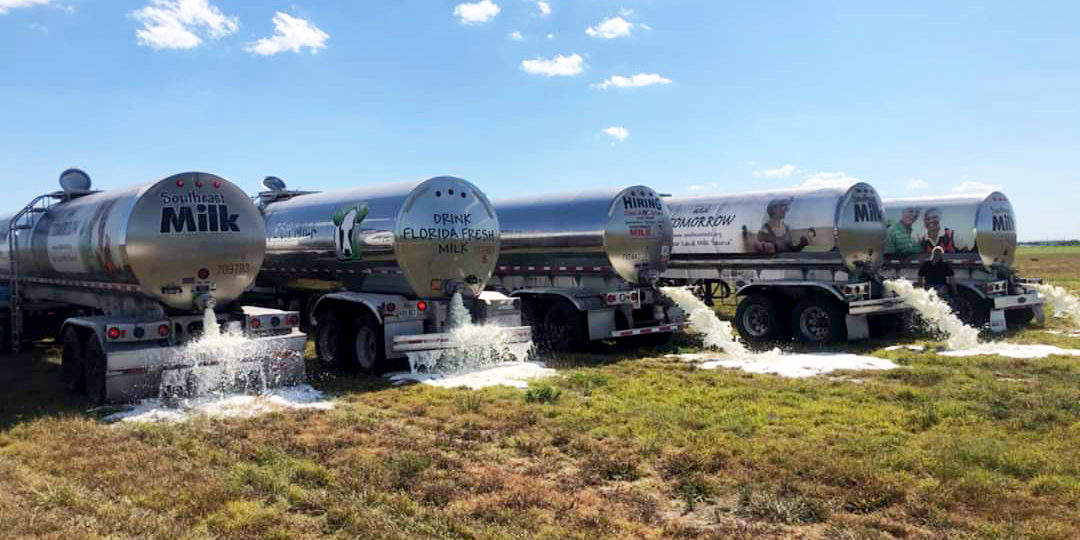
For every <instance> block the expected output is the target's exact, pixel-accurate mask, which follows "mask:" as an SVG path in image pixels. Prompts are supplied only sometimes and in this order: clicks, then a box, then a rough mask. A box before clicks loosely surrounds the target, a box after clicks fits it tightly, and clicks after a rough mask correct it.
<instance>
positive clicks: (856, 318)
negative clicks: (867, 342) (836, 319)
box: [847, 313, 870, 341]
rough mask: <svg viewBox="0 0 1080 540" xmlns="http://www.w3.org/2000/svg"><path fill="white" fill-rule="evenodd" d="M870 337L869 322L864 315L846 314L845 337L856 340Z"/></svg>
mask: <svg viewBox="0 0 1080 540" xmlns="http://www.w3.org/2000/svg"><path fill="white" fill-rule="evenodd" d="M869 337H870V322H869V319H868V318H867V316H866V315H852V314H850V313H849V314H848V315H847V339H848V341H858V340H860V339H866V338H869Z"/></svg>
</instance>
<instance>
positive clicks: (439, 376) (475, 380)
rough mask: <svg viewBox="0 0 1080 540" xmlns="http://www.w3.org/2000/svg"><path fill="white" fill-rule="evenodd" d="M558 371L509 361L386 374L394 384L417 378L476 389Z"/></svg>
mask: <svg viewBox="0 0 1080 540" xmlns="http://www.w3.org/2000/svg"><path fill="white" fill-rule="evenodd" d="M556 373H557V372H556V371H555V370H554V369H550V368H547V367H544V364H543V363H541V362H508V363H504V364H498V365H494V366H489V367H483V368H479V369H475V370H471V371H459V372H453V373H439V372H431V373H406V372H399V373H390V374H387V375H386V377H387V378H388V379H390V381H391V382H393V383H394V384H397V385H401V384H406V383H409V382H418V383H423V384H427V385H431V386H438V387H440V388H458V387H465V388H471V389H473V390H476V389H478V388H486V387H488V386H511V387H514V388H526V387H528V386H529V381H531V380H534V379H542V378H545V377H551V376H552V375H555V374H556Z"/></svg>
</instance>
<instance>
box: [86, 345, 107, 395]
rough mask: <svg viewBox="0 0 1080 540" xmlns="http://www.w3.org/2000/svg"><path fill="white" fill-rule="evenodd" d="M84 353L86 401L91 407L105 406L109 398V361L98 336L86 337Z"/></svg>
mask: <svg viewBox="0 0 1080 540" xmlns="http://www.w3.org/2000/svg"><path fill="white" fill-rule="evenodd" d="M83 351H84V355H83V367H84V369H83V379H84V382H85V385H86V399H87V400H88V401H89V402H90V404H91V405H94V406H97V405H103V404H104V403H105V398H106V397H107V393H106V390H105V383H106V377H105V370H106V362H107V359H106V357H105V351H104V350H102V348H101V342H100V341H99V340H98V337H97V335H96V334H93V333H91V334H90V335H89V336H87V337H86V345H85V346H84V347H83Z"/></svg>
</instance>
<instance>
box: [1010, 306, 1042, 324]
mask: <svg viewBox="0 0 1080 540" xmlns="http://www.w3.org/2000/svg"><path fill="white" fill-rule="evenodd" d="M1035 309H1042V306H1039V307H1038V308H1029V309H1010V310H1009V311H1006V312H1005V322H1006V323H1007V324H1008V325H1009V326H1010V327H1012V328H1022V327H1024V326H1027V325H1028V324H1030V323H1031V321H1032V320H1033V319H1034V318H1035Z"/></svg>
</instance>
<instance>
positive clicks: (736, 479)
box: [0, 253, 1080, 539]
mask: <svg viewBox="0 0 1080 540" xmlns="http://www.w3.org/2000/svg"><path fill="white" fill-rule="evenodd" d="M1025 255H1026V254H1025ZM1031 258H1032V257H1027V258H1025V259H1024V260H1023V261H1021V264H1023V265H1024V266H1025V268H1024V273H1025V274H1028V275H1032V276H1042V277H1047V278H1050V279H1051V281H1053V282H1055V283H1058V284H1064V285H1065V286H1067V287H1069V288H1071V289H1072V290H1073V291H1077V292H1080V286H1078V285H1080V281H1077V275H1076V272H1075V271H1071V272H1070V271H1069V270H1068V269H1067V268H1068V267H1069V266H1071V265H1075V263H1076V262H1077V261H1078V260H1080V253H1078V254H1077V255H1060V254H1052V255H1039V256H1037V257H1035V258H1039V259H1040V260H1038V261H1032V260H1030V259H1031ZM720 311H723V308H721V310H720ZM1049 326H1050V328H1058V329H1066V328H1069V323H1067V322H1065V321H1060V320H1051V321H1050V323H1049ZM1005 339H1008V340H1009V341H1011V342H1020V343H1051V344H1056V345H1059V346H1062V347H1070V348H1080V338H1075V337H1070V336H1067V335H1052V334H1049V333H1047V332H1045V331H1043V329H1041V328H1038V327H1032V328H1031V329H1027V330H1024V331H1020V332H1015V333H1013V334H1011V335H1009V336H1007V337H1006V338H1005ZM904 341H906V342H912V343H923V344H927V345H929V346H930V349H928V350H927V351H926V352H912V351H907V350H903V351H888V352H886V351H884V350H882V345H885V344H886V343H885V342H874V343H859V344H853V345H849V346H845V347H844V349H845V350H849V351H854V352H861V353H869V354H874V355H876V356H880V357H885V358H890V359H892V360H894V361H895V362H897V363H899V364H901V365H902V366H904V368H903V369H899V370H894V371H888V372H861V373H846V374H837V376H834V377H817V378H811V379H802V380H790V379H781V378H778V377H774V376H764V375H750V374H747V373H743V372H739V371H729V370H715V371H708V370H700V369H696V368H695V367H694V366H692V365H689V364H685V363H682V362H679V361H677V360H672V359H667V358H665V357H664V356H663V354H662V353H664V352H679V351H693V350H696V345H695V343H694V341H693V340H692V339H687V338H681V339H679V340H677V341H676V342H675V343H674V344H672V345H670V346H668V347H667V348H664V349H658V350H618V349H615V350H611V351H606V352H600V353H592V354H578V355H565V356H560V357H557V358H553V359H552V360H551V362H550V363H549V365H551V366H553V367H555V368H557V369H559V370H560V372H561V373H562V376H560V377H557V378H553V379H549V380H546V381H543V382H538V383H534V384H533V385H531V386H530V388H529V389H528V390H527V391H520V390H515V389H510V388H488V389H483V390H465V389H456V390H448V389H439V388H433V387H428V386H422V385H414V386H405V387H392V386H389V385H387V384H386V383H385V381H383V380H381V379H374V378H367V377H360V376H349V375H335V374H327V373H324V372H319V371H317V367H316V366H315V365H314V364H313V365H312V366H311V369H312V378H313V380H314V384H315V385H316V386H318V387H320V388H322V389H324V390H325V391H326V392H328V393H330V394H332V395H333V396H335V398H336V400H337V407H336V408H335V409H333V410H331V411H296V412H289V413H274V414H267V415H264V416H261V417H257V418H253V419H247V420H239V419H232V420H210V419H195V420H192V421H189V422H186V423H184V424H178V425H105V424H102V423H100V422H99V421H98V420H97V418H96V414H92V413H88V412H86V410H85V406H84V405H83V404H81V403H80V402H79V401H78V400H75V399H73V398H65V397H63V396H62V395H60V394H59V393H58V392H57V391H56V390H55V386H53V385H54V383H55V380H56V378H58V377H59V373H58V367H57V365H56V357H55V351H54V350H51V349H49V348H48V347H42V348H39V349H38V350H36V351H34V352H33V353H31V354H27V355H21V356H18V357H12V358H10V359H9V358H7V357H5V358H4V360H5V362H3V366H2V367H0V376H2V377H3V378H2V379H0V380H2V381H3V382H4V383H5V388H7V389H8V390H7V391H6V395H5V396H3V397H0V404H3V406H4V407H3V409H2V411H0V493H3V494H4V496H2V497H0V530H3V531H4V535H5V536H10V537H55V538H75V537H79V538H82V537H117V538H123V537H138V538H319V537H331V538H356V537H364V538H597V537H624V538H791V537H794V536H799V537H802V538H820V539H846V538H852V539H854V538H859V539H861V538H957V539H972V538H985V539H996V538H1038V539H1070V538H1075V537H1076V531H1077V530H1080V512H1077V510H1076V509H1077V508H1078V507H1080V359H1077V358H1072V357H1051V358H1048V359H1039V360H1012V359H1005V358H999V357H972V358H949V357H943V356H938V355H936V354H934V347H936V346H938V344H937V343H935V342H933V341H928V340H926V339H924V338H922V337H919V336H913V337H907V338H904Z"/></svg>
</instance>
